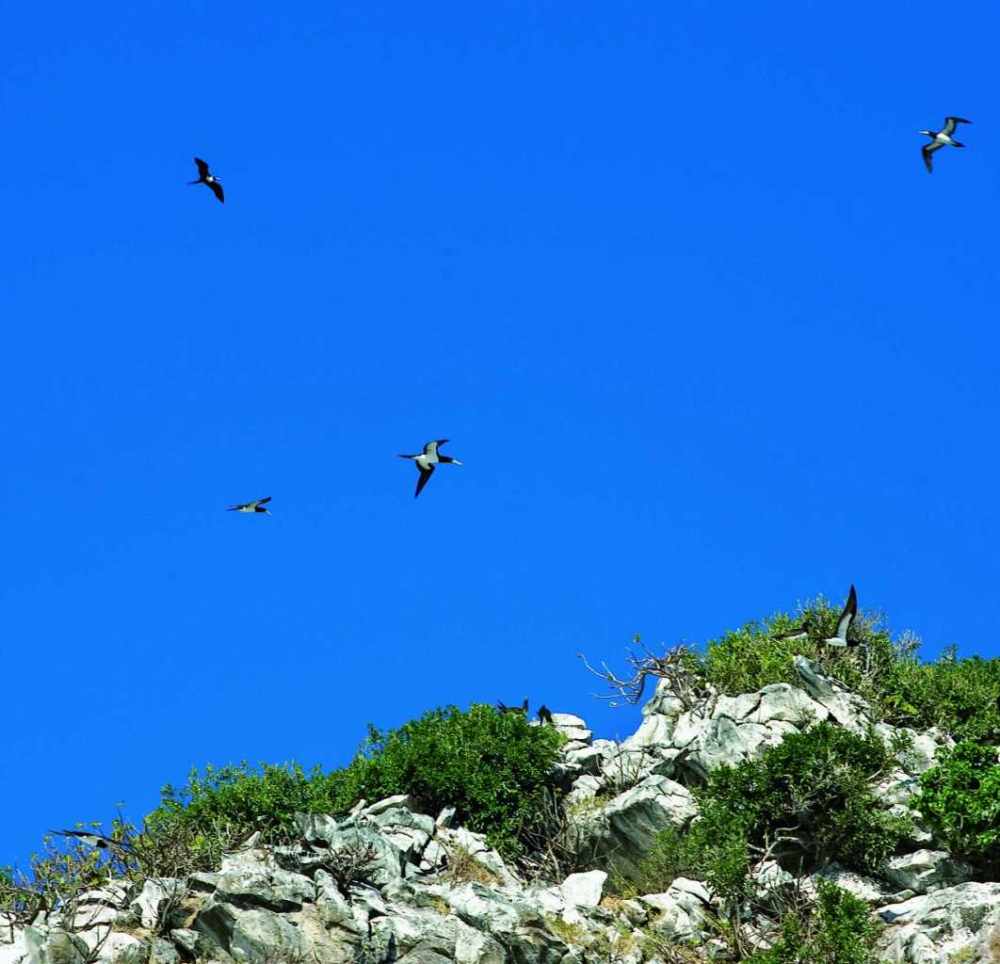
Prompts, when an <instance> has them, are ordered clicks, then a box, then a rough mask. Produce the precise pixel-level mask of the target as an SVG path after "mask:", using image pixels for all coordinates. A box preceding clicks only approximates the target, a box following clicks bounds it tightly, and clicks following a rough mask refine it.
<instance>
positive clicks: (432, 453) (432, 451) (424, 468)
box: [400, 438, 462, 498]
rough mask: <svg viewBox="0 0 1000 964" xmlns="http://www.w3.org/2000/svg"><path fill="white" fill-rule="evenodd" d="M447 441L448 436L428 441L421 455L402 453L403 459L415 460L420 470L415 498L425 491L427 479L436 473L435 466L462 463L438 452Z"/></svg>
mask: <svg viewBox="0 0 1000 964" xmlns="http://www.w3.org/2000/svg"><path fill="white" fill-rule="evenodd" d="M447 441H448V440H447V439H446V438H439V439H437V440H435V441H433V442H428V443H427V444H426V445H425V446H424V450H423V452H421V453H420V454H419V455H400V458H401V459H410V460H411V461H413V462H414V463H415V464H416V466H417V470H418V471H419V472H420V478H419V479H417V491H416V492H414V493H413V498H416V497H417V496H418V495H420V493H421V492H422V491H423V488H424V486H425V485H427V480H428V479H429V478H430V477H431V476H432V475H433V474H434V466H435V465H437V464H438V463H439V462H440V463H442V464H445V465H461V464H462V463H461V462H459V461H458V459H453V458H452V457H451V456H450V455H441V453H440V452H438V448H439V447H440V446H442V445H444V444H445V442H447Z"/></svg>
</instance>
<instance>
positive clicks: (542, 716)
mask: <svg viewBox="0 0 1000 964" xmlns="http://www.w3.org/2000/svg"><path fill="white" fill-rule="evenodd" d="M538 722H539V723H548V724H549V726H555V723H554V722H553V720H552V710H550V709H549V708H548V707H547V706H546V705H545V704H544V703H543V704H542V705H541V706H540V707H538Z"/></svg>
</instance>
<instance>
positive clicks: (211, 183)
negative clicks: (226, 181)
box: [188, 157, 226, 204]
mask: <svg viewBox="0 0 1000 964" xmlns="http://www.w3.org/2000/svg"><path fill="white" fill-rule="evenodd" d="M194 162H195V164H197V165H198V180H197V181H188V184H204V185H205V186H206V187H209V188H211V189H212V193H213V194H214V195H215V196H216V197H217V198H218V199H219V201H220V203H223V204H224V203H225V201H226V199H225V196H224V195H223V193H222V181H220V180H219V179H218V178H217V177H216V176H215V175H214V174H213V173H212V172H211V171H210V170H209V169H208V163H207V162H206V161H203V160H202V159H201V158H200V157H196V158H195V159H194Z"/></svg>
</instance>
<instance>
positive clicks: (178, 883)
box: [129, 877, 187, 931]
mask: <svg viewBox="0 0 1000 964" xmlns="http://www.w3.org/2000/svg"><path fill="white" fill-rule="evenodd" d="M186 893H187V885H186V884H185V882H184V881H183V880H179V879H177V878H176V877H157V878H155V879H154V878H150V879H149V880H147V881H146V882H145V883H144V884H143V885H142V890H140V891H139V893H138V895H137V896H136V897H135V899H134V900H133V901H132V903H131V904H130V905H129V906H130V907H131V908H132V910H133V911H134V912H135V913H136V914H137V915H138V917H139V923H140V924H141V925H142V926H143V927H145V928H146V930H150V931H155V930H157V929H158V928H159V925H160V924H161V923H162V920H163V915H164V914H166V913H167V911H168V909H169V908H170V906H171V904H176V903H177V902H178V901H181V900H183V899H184V895H185V894H186Z"/></svg>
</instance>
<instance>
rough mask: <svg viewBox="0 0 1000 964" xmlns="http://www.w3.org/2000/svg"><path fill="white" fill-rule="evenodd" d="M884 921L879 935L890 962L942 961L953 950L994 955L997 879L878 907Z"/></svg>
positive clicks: (971, 957)
mask: <svg viewBox="0 0 1000 964" xmlns="http://www.w3.org/2000/svg"><path fill="white" fill-rule="evenodd" d="M877 913H878V915H879V917H880V918H881V919H882V921H883V922H884V923H885V924H886V925H887V928H886V930H885V932H884V933H883V935H882V937H881V939H880V940H879V947H878V949H879V951H880V953H881V958H882V959H883V960H884V961H887V962H892V964H943V962H946V961H950V960H953V959H954V958H955V957H957V956H958V955H959V954H962V955H964V957H963V958H960V959H964V960H968V961H984V962H985V961H990V960H995V958H994V957H993V956H992V955H993V952H994V951H995V950H996V949H997V947H998V945H1000V931H998V927H1000V884H997V883H989V884H982V883H975V882H970V883H964V884H958V885H957V886H955V887H948V888H945V889H942V890H936V891H934V892H933V893H931V894H921V895H919V896H917V897H911V898H910V899H909V900H907V901H903V902H902V903H897V904H889V905H887V906H884V907H880V908H879V909H878V911H877Z"/></svg>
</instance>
